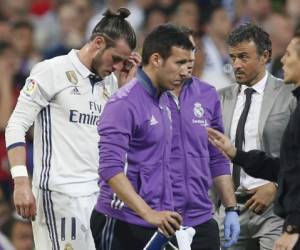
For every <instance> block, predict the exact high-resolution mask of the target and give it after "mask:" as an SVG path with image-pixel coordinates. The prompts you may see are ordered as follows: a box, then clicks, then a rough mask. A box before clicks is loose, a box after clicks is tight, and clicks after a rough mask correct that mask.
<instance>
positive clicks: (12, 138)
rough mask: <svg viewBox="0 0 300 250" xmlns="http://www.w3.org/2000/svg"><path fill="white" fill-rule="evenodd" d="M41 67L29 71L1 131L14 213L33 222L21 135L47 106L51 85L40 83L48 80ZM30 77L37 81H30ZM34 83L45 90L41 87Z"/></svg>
mask: <svg viewBox="0 0 300 250" xmlns="http://www.w3.org/2000/svg"><path fill="white" fill-rule="evenodd" d="M45 66H46V65H44V64H43V63H40V64H38V65H37V66H36V67H35V68H34V69H33V70H32V72H31V76H30V77H29V78H28V79H27V81H26V83H25V86H24V88H23V89H22V91H21V93H20V96H19V99H18V102H17V105H16V107H15V109H14V111H13V113H12V115H11V117H10V119H9V121H8V125H7V127H6V129H5V140H6V148H7V153H8V159H9V163H10V166H11V174H12V177H13V179H14V203H15V206H16V210H17V213H18V214H19V215H21V216H22V217H23V218H29V219H34V216H35V213H36V206H35V199H34V196H33V193H32V190H31V183H30V182H31V181H30V179H29V177H28V173H27V167H26V148H25V146H26V144H25V135H26V133H27V131H28V129H29V128H30V127H31V126H32V124H33V122H34V120H35V118H36V116H37V115H38V113H39V112H40V110H41V109H42V108H43V107H45V106H46V105H48V99H50V98H51V96H50V92H51V89H50V88H51V87H50V86H51V85H50V84H48V81H46V80H43V78H44V77H45V78H48V79H49V80H50V81H51V80H52V79H51V78H50V77H49V74H50V73H49V72H51V71H50V70H49V66H48V67H45ZM33 76H34V77H35V79H37V80H34V79H33ZM38 80H40V82H43V83H44V84H45V85H46V86H47V87H46V88H44V87H43V85H41V84H40V83H39V82H38Z"/></svg>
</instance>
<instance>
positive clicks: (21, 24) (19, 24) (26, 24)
mask: <svg viewBox="0 0 300 250" xmlns="http://www.w3.org/2000/svg"><path fill="white" fill-rule="evenodd" d="M11 27H12V29H13V30H16V29H22V28H26V29H29V30H30V31H31V32H33V31H34V28H33V24H32V23H31V22H30V21H27V20H17V21H15V22H13V23H12V26H11Z"/></svg>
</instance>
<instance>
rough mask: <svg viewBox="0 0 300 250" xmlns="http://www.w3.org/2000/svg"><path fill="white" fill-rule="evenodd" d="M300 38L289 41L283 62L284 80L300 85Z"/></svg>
mask: <svg viewBox="0 0 300 250" xmlns="http://www.w3.org/2000/svg"><path fill="white" fill-rule="evenodd" d="M299 51H300V39H299V38H293V39H292V40H291V42H290V43H289V45H288V47H287V49H286V52H285V54H284V56H283V57H282V58H281V62H282V63H283V68H282V69H283V72H284V79H283V80H284V82H285V83H296V84H297V85H300V56H299Z"/></svg>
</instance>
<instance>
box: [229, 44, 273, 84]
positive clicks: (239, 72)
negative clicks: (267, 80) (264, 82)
mask: <svg viewBox="0 0 300 250" xmlns="http://www.w3.org/2000/svg"><path fill="white" fill-rule="evenodd" d="M229 56H230V58H231V63H232V67H233V70H234V75H235V78H236V81H237V83H238V84H243V85H247V86H252V85H254V84H256V83H257V82H258V81H259V80H260V79H261V78H262V77H263V75H264V72H265V64H266V63H267V61H268V57H269V53H268V52H267V51H266V52H265V53H263V55H258V53H257V49H256V45H255V43H254V42H253V41H250V42H247V41H245V42H242V43H239V44H237V45H235V46H232V47H231V46H230V47H229Z"/></svg>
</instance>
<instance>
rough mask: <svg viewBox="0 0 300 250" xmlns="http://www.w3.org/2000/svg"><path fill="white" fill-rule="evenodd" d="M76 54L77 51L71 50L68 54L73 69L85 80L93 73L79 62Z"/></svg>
mask: <svg viewBox="0 0 300 250" xmlns="http://www.w3.org/2000/svg"><path fill="white" fill-rule="evenodd" d="M77 53H78V50H75V49H72V50H71V51H70V52H69V54H68V56H69V57H70V60H71V62H72V64H73V65H74V67H75V69H76V70H77V71H78V72H79V74H80V75H81V76H82V77H83V78H87V77H89V75H93V73H92V72H91V71H90V70H89V69H88V68H87V67H86V66H85V65H84V64H83V63H82V62H81V61H80V60H79V57H78V54H77Z"/></svg>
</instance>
